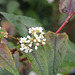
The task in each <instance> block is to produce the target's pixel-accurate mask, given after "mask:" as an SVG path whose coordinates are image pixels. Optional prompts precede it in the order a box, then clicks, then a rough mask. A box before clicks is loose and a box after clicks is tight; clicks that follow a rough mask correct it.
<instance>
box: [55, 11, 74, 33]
mask: <svg viewBox="0 0 75 75" xmlns="http://www.w3.org/2000/svg"><path fill="white" fill-rule="evenodd" d="M74 14H75V11H74V12H73V13H72V14H71V15H69V16H68V17H67V19H66V21H65V22H64V23H63V25H62V26H61V27H60V28H59V29H58V30H57V31H56V34H58V33H59V32H60V31H61V30H62V29H63V27H64V26H65V25H66V24H67V23H68V21H69V20H70V19H71V17H72V16H73V15H74Z"/></svg>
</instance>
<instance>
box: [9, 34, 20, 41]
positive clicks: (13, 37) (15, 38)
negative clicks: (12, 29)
mask: <svg viewBox="0 0 75 75" xmlns="http://www.w3.org/2000/svg"><path fill="white" fill-rule="evenodd" d="M8 37H11V38H13V39H15V40H16V41H18V42H19V40H18V39H17V38H15V37H13V36H11V35H8Z"/></svg>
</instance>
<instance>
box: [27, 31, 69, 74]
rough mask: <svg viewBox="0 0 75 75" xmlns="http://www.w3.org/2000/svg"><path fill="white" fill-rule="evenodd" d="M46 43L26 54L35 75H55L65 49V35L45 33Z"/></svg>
mask: <svg viewBox="0 0 75 75" xmlns="http://www.w3.org/2000/svg"><path fill="white" fill-rule="evenodd" d="M45 36H46V39H47V41H46V45H45V46H40V47H39V49H38V50H37V51H35V50H34V52H32V53H29V54H26V56H27V58H28V59H29V61H30V63H31V65H32V67H33V69H34V70H35V72H36V73H37V75H56V74H57V70H58V67H59V66H60V64H61V62H62V60H63V58H64V56H65V53H66V50H67V39H68V37H67V35H66V34H65V33H62V34H57V35H56V34H55V33H53V32H51V31H49V32H47V33H46V35H45Z"/></svg>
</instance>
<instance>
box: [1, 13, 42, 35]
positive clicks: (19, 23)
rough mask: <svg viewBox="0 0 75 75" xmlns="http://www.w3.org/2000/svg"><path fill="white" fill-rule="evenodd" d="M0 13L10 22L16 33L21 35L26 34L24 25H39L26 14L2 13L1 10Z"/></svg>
mask: <svg viewBox="0 0 75 75" xmlns="http://www.w3.org/2000/svg"><path fill="white" fill-rule="evenodd" d="M1 14H2V15H3V16H4V17H5V18H6V19H7V20H8V21H9V22H10V23H12V24H13V25H14V26H15V27H16V29H17V31H18V33H19V34H20V35H21V36H26V35H27V33H28V30H27V28H26V27H36V26H38V27H39V26H41V24H40V23H38V22H37V21H36V20H35V19H33V18H31V17H26V16H19V15H18V16H16V15H14V14H8V13H4V12H1Z"/></svg>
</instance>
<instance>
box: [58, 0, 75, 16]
mask: <svg viewBox="0 0 75 75" xmlns="http://www.w3.org/2000/svg"><path fill="white" fill-rule="evenodd" d="M59 9H60V12H62V13H66V14H67V15H71V14H72V13H73V12H74V11H75V0H60V4H59Z"/></svg>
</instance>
